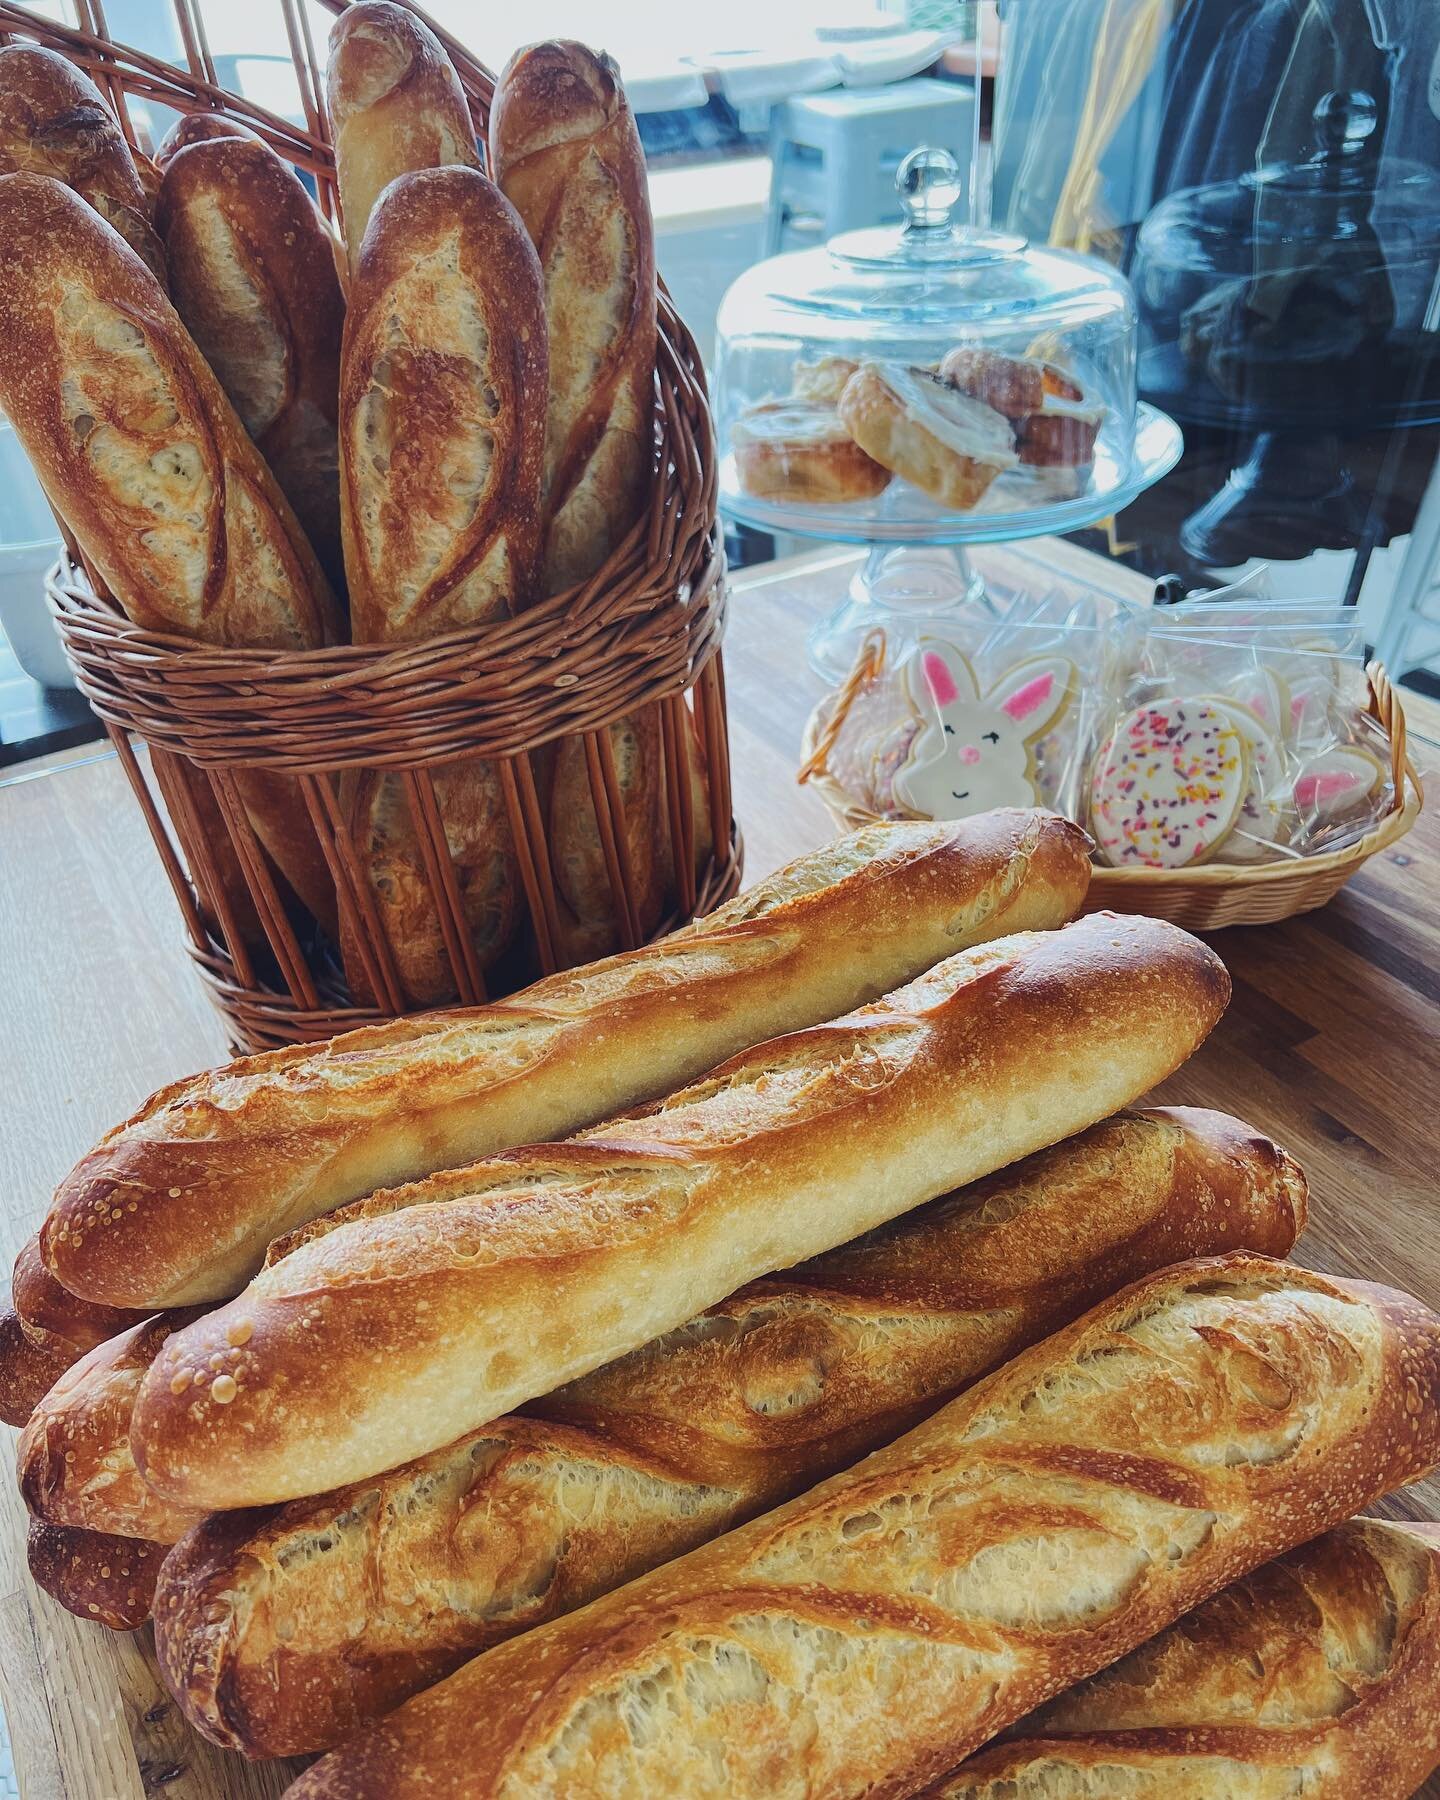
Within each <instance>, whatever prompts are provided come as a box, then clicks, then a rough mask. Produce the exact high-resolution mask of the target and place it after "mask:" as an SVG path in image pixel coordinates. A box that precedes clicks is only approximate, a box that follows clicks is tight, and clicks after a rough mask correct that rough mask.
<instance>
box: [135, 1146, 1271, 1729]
mask: <svg viewBox="0 0 1440 1800" xmlns="http://www.w3.org/2000/svg"><path fill="white" fill-rule="evenodd" d="M1304 1210H1305V1183H1304V1178H1303V1176H1302V1175H1301V1174H1300V1172H1299V1170H1298V1169H1297V1167H1296V1166H1295V1164H1294V1163H1293V1161H1292V1160H1291V1159H1290V1158H1289V1157H1288V1156H1286V1155H1285V1153H1284V1152H1283V1151H1281V1150H1277V1149H1276V1147H1275V1146H1274V1145H1273V1144H1272V1143H1270V1142H1269V1140H1268V1139H1266V1138H1262V1137H1257V1136H1255V1135H1254V1134H1253V1133H1252V1132H1250V1131H1249V1129H1248V1128H1247V1127H1246V1126H1244V1125H1241V1124H1240V1123H1239V1121H1238V1120H1234V1119H1227V1118H1225V1117H1224V1115H1223V1114H1219V1113H1203V1112H1183V1111H1177V1112H1169V1113H1166V1112H1155V1113H1141V1114H1132V1115H1122V1116H1121V1117H1119V1118H1116V1119H1110V1120H1107V1121H1106V1122H1105V1123H1104V1124H1102V1125H1096V1126H1094V1127H1092V1128H1091V1129H1090V1130H1089V1131H1087V1132H1084V1133H1082V1134H1081V1135H1080V1136H1079V1137H1077V1138H1072V1139H1070V1140H1068V1141H1067V1142H1066V1143H1064V1144H1059V1145H1057V1146H1055V1148H1054V1149H1051V1150H1046V1151H1041V1152H1040V1153H1039V1154H1038V1155H1036V1156H1034V1157H1031V1158H1028V1159H1027V1160H1026V1161H1025V1162H1023V1163H1019V1164H1017V1165H1016V1166H1015V1167H1014V1168H1013V1169H1007V1170H1004V1171H1002V1172H1001V1173H999V1174H997V1175H992V1176H990V1177H988V1178H987V1179H986V1180H985V1181H982V1182H978V1183H976V1185H975V1186H974V1187H972V1188H968V1189H964V1190H962V1191H961V1192H960V1193H959V1194H956V1195H952V1196H951V1197H949V1198H948V1199H945V1200H938V1201H936V1202H934V1203H933V1204H932V1205H930V1206H927V1207H923V1208H921V1210H920V1211H919V1212H916V1213H913V1214H911V1215H910V1216H909V1217H908V1218H905V1219H901V1220H899V1221H897V1222H896V1223H895V1224H894V1225H891V1226H886V1227H884V1228H882V1229H881V1230H880V1231H878V1232H875V1233H873V1234H872V1235H871V1236H870V1237H868V1238H864V1239H861V1240H860V1241H859V1242H858V1243H856V1244H853V1245H849V1246H847V1247H846V1248H844V1249H842V1250H837V1251H833V1252H831V1253H830V1254H829V1255H828V1256H822V1257H819V1258H817V1259H816V1260H815V1261H813V1262H811V1263H806V1264H802V1265H801V1266H800V1267H799V1268H798V1269H795V1270H793V1271H791V1272H790V1273H789V1274H788V1275H783V1276H773V1277H767V1278H766V1279H764V1280H762V1281H758V1282H754V1283H752V1284H751V1286H749V1287H748V1288H744V1289H742V1290H741V1292H740V1293H738V1294H735V1295H733V1296H732V1297H731V1298H730V1299H729V1300H726V1301H724V1302H722V1303H721V1304H720V1305H719V1306H717V1307H712V1308H711V1309H710V1310H709V1311H708V1312H706V1313H702V1314H701V1315H700V1317H699V1318H698V1319H695V1320H692V1321H691V1322H690V1323H689V1324H688V1325H685V1326H683V1327H681V1329H680V1330H679V1331H678V1332H674V1333H672V1334H671V1335H670V1336H669V1337H667V1338H662V1339H660V1340H658V1341H657V1342H655V1343H653V1344H651V1345H648V1346H647V1347H646V1348H645V1349H643V1350H639V1351H636V1352H635V1353H634V1354H633V1355H631V1356H628V1357H624V1358H622V1359H621V1360H620V1361H619V1362H617V1363H612V1364H611V1365H610V1366H609V1367H608V1368H605V1369H601V1370H599V1371H597V1373H596V1374H594V1375H592V1376H589V1377H587V1378H585V1379H583V1380H581V1381H579V1382H577V1383H575V1384H574V1385H573V1386H571V1387H569V1388H562V1389H561V1390H560V1391H559V1392H558V1393H556V1394H552V1395H550V1396H549V1397H548V1398H547V1399H545V1400H542V1401H540V1402H538V1403H537V1405H536V1406H535V1407H534V1408H533V1409H531V1410H532V1416H530V1417H525V1416H523V1415H516V1416H512V1417H511V1418H509V1419H506V1420H502V1421H500V1422H499V1423H498V1424H495V1425H491V1426H486V1427H482V1429H481V1430H480V1431H478V1432H474V1433H472V1434H470V1435H469V1436H467V1437H464V1438H461V1439H460V1441H459V1442H458V1443H456V1444H452V1445H449V1446H448V1447H447V1448H446V1449H444V1450H440V1451H436V1452H435V1453H434V1454H432V1455H430V1456H427V1457H422V1458H420V1459H419V1460H418V1461H415V1462H412V1463H408V1464H406V1465H405V1466H404V1467H403V1468H401V1469H399V1470H396V1471H395V1472H394V1474H392V1475H389V1476H384V1477H382V1478H380V1480H378V1481H372V1482H365V1483H359V1484H356V1485H355V1486H352V1487H349V1488H342V1489H340V1490H339V1491H338V1492H336V1493H332V1494H327V1495H325V1496H323V1497H322V1498H320V1499H318V1500H297V1501H293V1502H292V1503H291V1504H290V1505H289V1506H286V1507H284V1508H282V1509H280V1510H278V1511H270V1512H261V1513H258V1514H257V1513H255V1512H240V1513H217V1514H215V1515H214V1516H213V1517H211V1518H210V1519H208V1520H207V1521H206V1522H205V1523H204V1524H203V1525H200V1526H198V1527H197V1528H196V1529H195V1530H194V1531H192V1532H190V1533H189V1534H187V1536H186V1537H185V1538H183V1539H182V1540H181V1542H180V1544H179V1545H178V1546H177V1547H176V1549H175V1550H174V1551H173V1552H172V1553H171V1554H170V1556H169V1557H167V1559H166V1562H165V1567H164V1570H163V1571H162V1574H161V1578H160V1582H159V1585H158V1588H157V1592H156V1598H155V1649H156V1655H157V1657H158V1660H159V1663H160V1669H161V1673H162V1674H163V1675H164V1678H165V1682H166V1685H167V1686H168V1687H169V1689H170V1691H171V1692H172V1693H173V1694H174V1695H175V1697H176V1699H177V1701H178V1702H179V1704H180V1706H181V1708H182V1709H183V1711H184V1712H185V1715H186V1717H187V1718H188V1719H189V1720H190V1721H191V1723H192V1724H193V1725H194V1726H195V1727H196V1729H197V1730H198V1731H200V1732H202V1733H203V1734H204V1735H205V1736H206V1737H208V1738H210V1739H211V1740H212V1741H213V1742H215V1743H219V1744H224V1745H226V1746H227V1747H229V1748H231V1749H236V1750H242V1751H244V1752H245V1754H246V1755H249V1756H289V1755H296V1754H299V1753H302V1752H305V1751H312V1750H324V1749H329V1748H330V1747H331V1746H332V1745H335V1744H338V1743H340V1742H342V1741H343V1740H344V1739H345V1738H347V1737H349V1736H351V1735H352V1734H353V1733H354V1732H355V1731H356V1730H358V1729H359V1728H360V1727H361V1726H362V1725H364V1724H366V1723H368V1722H369V1721H370V1720H371V1719H374V1718H376V1717H379V1716H380V1715H381V1714H382V1713H385V1712H388V1711H390V1710H391V1709H392V1708H393V1707H395V1706H398V1705H399V1704H400V1702H401V1701H402V1700H405V1699H407V1698H408V1697H409V1696H410V1695H411V1694H412V1693H415V1692H418V1691H419V1689H421V1688H423V1687H427V1686H429V1685H430V1683H431V1682H433V1681H436V1680H438V1679H439V1678H440V1677H441V1676H443V1675H445V1674H448V1673H449V1672H450V1671H451V1670H452V1669H454V1668H457V1667H458V1666H459V1664H460V1663H461V1662H463V1661H464V1660H466V1658H467V1657H469V1656H472V1655H474V1654H475V1653H476V1652H477V1651H479V1650H482V1649H487V1648H489V1646H490V1645H492V1644H495V1643H499V1642H501V1641H502V1640H503V1639H505V1638H508V1637H513V1636H514V1635H515V1634H516V1633H517V1632H520V1631H525V1630H529V1629H530V1628H531V1627H532V1626H535V1625H537V1624H540V1623H543V1622H544V1621H545V1620H546V1619H549V1618H553V1617H555V1616H556V1615H557V1614H559V1613H561V1612H568V1611H570V1610H571V1609H572V1608H573V1607H576V1606H581V1605H584V1604H585V1602H586V1601H588V1600H592V1599H594V1598H595V1597H596V1596H597V1595H599V1594H601V1593H603V1592H605V1591H606V1590H607V1589H609V1588H611V1587H615V1586H618V1585H619V1584H620V1583H621V1582H622V1581H626V1580H629V1579H630V1578H631V1577H633V1576H635V1575H638V1574H641V1573H642V1572H643V1571H644V1570H646V1569H649V1568H653V1567H655V1566H657V1565H658V1564H660V1563H662V1562H665V1561H667V1560H669V1559H670V1558H671V1557H674V1556H679V1555H681V1554H683V1553H684V1552H685V1551H687V1550H689V1549H692V1548H693V1547H694V1546H695V1545H696V1544H698V1543H700V1542H702V1541H703V1540H704V1539H706V1538H707V1537H712V1536H714V1535H715V1534H716V1533H717V1532H719V1531H723V1530H727V1529H729V1528H730V1527H731V1526H733V1525H735V1524H738V1523H739V1522H741V1521H742V1520H743V1519H745V1518H748V1517H749V1516H751V1515H752V1514H754V1513H756V1512H758V1511H760V1510H762V1509H763V1508H764V1507H767V1506H773V1505H775V1504H776V1503H778V1502H779V1501H780V1500H783V1499H785V1498H787V1497H788V1496H789V1495H791V1494H793V1493H797V1492H799V1491H800V1490H801V1489H802V1488H804V1487H806V1486H808V1485H809V1484H810V1483H811V1482H813V1481H816V1480H818V1479H819V1478H820V1477H821V1476H823V1475H826V1474H829V1473H831V1472H832V1471H833V1470H835V1469H839V1468H842V1467H844V1466H845V1464H846V1463H848V1462H850V1461H853V1460H854V1458H856V1457H857V1456H860V1455H863V1454H864V1453H865V1452H867V1451H869V1450H873V1449H875V1448H876V1447H877V1446H878V1445H879V1444H881V1443H884V1442H885V1441H887V1440H888V1439H889V1438H891V1437H893V1436H894V1435H895V1434H896V1433H897V1432H898V1431H900V1430H902V1429H905V1428H906V1427H908V1426H909V1425H911V1424H914V1423H915V1422H917V1420H918V1419H919V1418H920V1417H921V1415H922V1414H923V1413H924V1412H925V1411H927V1410H929V1409H931V1408H933V1407H934V1406H936V1405H938V1404H940V1403H941V1402H942V1401H943V1400H945V1399H947V1398H949V1397H950V1396H951V1395H952V1394H953V1393H955V1392H956V1391H958V1390H959V1389H960V1388H961V1387H964V1386H967V1385H968V1384H969V1383H970V1382H972V1381H974V1380H976V1379H978V1378H979V1377H980V1376H981V1375H983V1374H984V1373H985V1372H986V1370H987V1369H988V1368H991V1367H993V1366H995V1365H996V1364H998V1363H999V1362H1001V1361H1003V1360H1004V1359H1005V1358H1006V1357H1008V1356H1010V1355H1013V1354H1014V1353H1015V1352H1016V1351H1017V1350H1019V1349H1022V1348H1023V1347H1024V1346H1025V1345H1027V1344H1029V1343H1033V1342H1035V1341H1036V1340H1038V1339H1039V1338H1041V1337H1043V1336H1044V1335H1045V1334H1046V1333H1047V1332H1048V1331H1051V1330H1053V1329H1055V1328H1056V1327H1057V1326H1059V1325H1061V1324H1064V1323H1067V1322H1068V1321H1069V1320H1070V1319H1072V1318H1074V1317H1075V1316H1076V1315H1077V1314H1078V1313H1080V1312H1081V1311H1083V1310H1084V1308H1085V1307H1086V1306H1088V1305H1090V1304H1091V1303H1092V1302H1094V1301H1095V1300H1098V1299H1100V1298H1101V1297H1102V1296H1103V1295H1105V1294H1108V1293H1110V1292H1111V1291H1113V1289H1114V1288H1115V1287H1116V1286H1118V1285H1120V1284H1121V1283H1122V1282H1125V1281H1127V1280H1130V1279H1132V1278H1133V1277H1135V1276H1137V1275H1140V1274H1142V1273H1145V1272H1146V1271H1148V1270H1150V1269H1153V1268H1157V1267H1160V1266H1162V1265H1163V1264H1165V1263H1167V1262H1170V1261H1173V1260H1175V1259H1176V1258H1178V1257H1183V1256H1189V1255H1195V1254H1197V1253H1201V1254H1208V1253H1211V1252H1215V1251H1221V1250H1227V1249H1232V1248H1247V1249H1252V1250H1259V1251H1265V1252H1269V1253H1274V1254H1280V1255H1284V1254H1285V1253H1286V1252H1288V1251H1289V1249H1290V1248H1291V1246H1292V1245H1293V1244H1294V1241H1295V1238H1296V1235H1297V1233H1298V1231H1299V1228H1300V1225H1301V1223H1302V1221H1303V1218H1304ZM321 1546H324V1554H323V1555H322V1554H320V1553H319V1551H320V1547H321Z"/></svg>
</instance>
